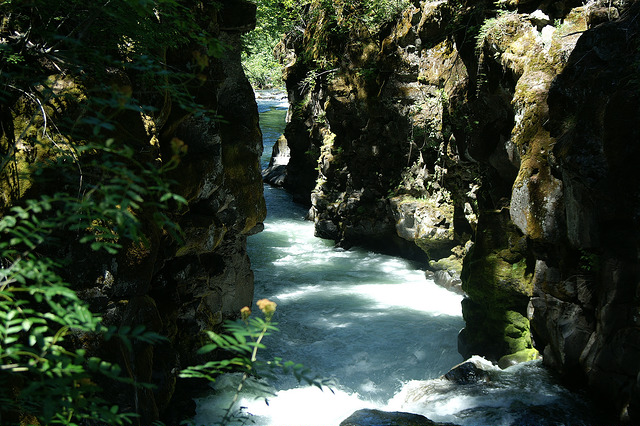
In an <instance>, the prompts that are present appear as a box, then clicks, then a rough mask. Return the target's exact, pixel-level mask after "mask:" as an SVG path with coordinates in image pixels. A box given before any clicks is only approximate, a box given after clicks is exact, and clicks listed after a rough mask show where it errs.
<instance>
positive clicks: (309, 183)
mask: <svg viewBox="0 0 640 426" xmlns="http://www.w3.org/2000/svg"><path fill="white" fill-rule="evenodd" d="M357 8H358V6H357V5H355V6H354V4H352V3H349V2H335V4H334V5H333V7H331V8H327V7H326V5H324V6H323V4H322V3H321V2H314V3H313V4H312V5H311V7H310V9H309V10H308V13H307V21H306V24H307V25H306V29H305V31H304V32H303V33H302V32H294V33H292V34H290V35H289V36H288V37H287V38H286V39H285V40H284V41H283V42H282V43H281V45H280V46H279V54H280V56H281V58H282V62H283V64H284V65H285V78H286V82H287V89H288V93H289V99H290V102H291V110H290V117H289V123H288V124H287V128H286V131H285V137H286V139H287V143H288V148H289V149H290V154H291V159H290V162H289V166H288V167H287V170H286V175H285V177H284V186H285V187H286V188H287V189H288V190H290V191H291V192H293V193H294V194H295V195H296V197H298V199H299V200H301V201H302V202H306V203H307V204H308V205H309V207H310V216H311V218H312V219H313V220H314V221H315V224H316V234H317V235H318V236H321V237H324V238H329V239H333V240H335V241H336V243H337V244H339V245H342V246H345V247H349V246H351V245H355V244H359V245H367V246H373V247H375V248H378V249H382V250H389V251H394V252H396V253H402V254H405V255H408V256H413V257H415V258H418V259H422V260H423V261H424V262H425V264H426V263H427V262H428V265H429V269H430V270H431V272H430V273H431V274H433V275H434V277H435V278H436V280H437V281H438V282H440V283H442V284H444V285H448V286H452V287H454V288H455V287H456V285H457V284H459V282H460V281H461V282H462V289H463V290H464V292H465V293H466V295H467V297H466V298H465V300H464V302H463V314H464V318H465V321H466V327H465V329H464V330H463V331H462V332H461V334H460V336H459V349H460V352H461V353H462V354H463V356H465V357H468V356H470V355H472V354H480V355H484V356H486V357H487V358H489V359H492V360H494V361H497V362H499V364H500V365H502V366H507V365H510V364H511V363H513V362H519V361H523V360H527V359H533V358H536V357H538V356H539V354H542V355H543V356H544V361H545V363H546V364H547V365H549V366H551V367H552V368H553V369H554V370H556V371H557V372H559V373H560V374H561V375H562V376H563V377H564V378H565V379H566V380H567V381H569V382H572V383H574V384H578V385H579V386H586V387H588V388H589V389H591V390H592V391H593V392H594V393H595V394H597V395H606V397H604V400H603V398H600V400H601V401H603V403H604V404H605V405H606V406H607V407H608V408H609V409H610V410H612V411H615V412H616V415H618V416H619V417H620V418H623V419H632V420H635V421H637V420H638V419H639V418H640V414H638V412H637V407H638V397H639V395H640V393H639V392H638V391H639V389H638V388H639V386H640V376H639V375H638V373H639V372H640V365H639V361H638V360H639V359H640V357H639V356H638V355H640V353H639V352H640V346H639V345H638V331H637V330H638V327H637V321H638V309H639V307H640V302H639V301H638V297H639V296H638V284H639V278H640V277H639V275H638V217H639V216H638V188H637V179H636V178H634V169H635V168H634V164H635V163H636V162H637V161H638V159H639V158H638V144H639V143H640V141H639V136H640V134H639V129H640V109H639V105H640V103H639V101H640V99H639V93H640V85H639V83H638V78H637V76H638V71H639V68H638V67H639V64H640V51H639V45H638V39H639V38H638V20H639V19H640V16H639V10H638V9H639V8H638V5H637V4H635V3H634V2H631V1H617V2H598V1H596V2H589V3H587V4H582V3H581V2H570V1H564V2H557V1H551V2H539V1H526V2H525V1H505V2H498V3H495V4H494V3H492V2H467V3H465V2H458V1H449V0H439V1H413V2H412V3H411V4H407V7H406V8H405V9H404V10H403V11H402V12H401V13H400V17H399V18H398V19H397V21H393V22H375V21H371V20H366V19H361V18H358V9H357ZM418 249H419V250H418Z"/></svg>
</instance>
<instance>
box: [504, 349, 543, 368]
mask: <svg viewBox="0 0 640 426" xmlns="http://www.w3.org/2000/svg"><path fill="white" fill-rule="evenodd" d="M538 358H540V352H538V350H537V349H535V348H529V349H523V350H520V351H518V352H516V353H513V354H509V355H505V356H503V357H502V358H500V360H499V361H498V367H500V368H503V369H504V368H507V367H510V366H512V365H516V364H520V363H523V362H528V361H533V360H536V359H538Z"/></svg>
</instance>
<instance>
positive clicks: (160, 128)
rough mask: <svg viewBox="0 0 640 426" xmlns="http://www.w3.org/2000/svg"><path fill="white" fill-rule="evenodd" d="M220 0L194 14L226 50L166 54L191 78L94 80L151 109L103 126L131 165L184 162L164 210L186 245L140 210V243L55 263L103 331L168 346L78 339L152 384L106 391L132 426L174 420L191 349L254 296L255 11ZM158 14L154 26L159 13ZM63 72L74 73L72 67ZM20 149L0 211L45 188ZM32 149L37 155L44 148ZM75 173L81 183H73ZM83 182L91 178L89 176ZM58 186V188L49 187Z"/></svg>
mask: <svg viewBox="0 0 640 426" xmlns="http://www.w3.org/2000/svg"><path fill="white" fill-rule="evenodd" d="M220 3H221V4H218V5H216V6H213V5H208V6H206V5H200V9H198V11H197V16H198V19H200V20H201V21H202V25H204V27H205V28H206V30H207V31H208V32H209V34H211V36H213V37H215V39H217V40H218V41H220V42H222V44H223V45H224V46H225V51H224V52H223V54H222V55H218V54H216V53H215V52H214V51H213V50H212V49H211V48H210V47H209V49H208V48H207V46H206V45H204V44H202V43H201V44H197V43H191V44H188V45H184V46H183V47H182V48H180V49H165V51H164V53H163V55H164V59H165V64H164V65H166V66H167V67H168V68H170V69H171V70H172V72H174V73H176V74H175V75H177V73H183V74H180V75H181V76H185V75H186V76H189V78H185V81H186V82H187V83H186V84H185V85H184V86H179V87H172V88H168V89H167V85H162V84H158V82H149V81H148V80H145V75H144V74H143V72H138V71H139V70H138V69H131V70H128V71H122V70H107V74H108V75H112V76H113V82H111V81H107V82H106V83H105V82H104V81H98V82H96V86H98V85H99V84H101V83H105V84H107V85H111V86H110V87H111V88H112V89H113V90H116V91H118V92H119V93H123V94H126V95H127V96H131V97H133V98H136V99H140V100H143V101H145V102H147V103H148V104H150V105H152V106H153V108H150V109H149V110H148V111H147V113H146V114H145V113H140V111H135V110H125V111H121V112H119V113H118V114H117V115H116V114H114V115H113V118H114V123H116V124H115V125H114V126H110V127H109V128H108V130H109V131H112V135H111V136H112V137H113V139H114V140H115V141H116V143H119V141H127V144H128V145H129V146H131V147H132V149H134V150H135V155H134V159H135V160H136V161H138V162H140V163H144V162H147V161H148V162H156V163H166V162H169V161H170V160H171V159H172V157H174V156H175V155H178V154H180V155H181V159H180V163H179V165H178V167H177V168H175V169H174V170H173V171H171V172H170V176H168V178H170V179H173V180H174V181H175V182H176V183H175V186H174V188H173V189H174V192H175V193H177V194H178V195H179V196H181V197H184V199H186V201H187V205H186V206H182V207H180V208H177V207H176V208H175V209H174V210H172V211H169V212H168V214H169V215H171V216H172V219H173V220H174V221H175V222H176V223H178V224H179V225H180V227H181V228H182V231H183V232H184V240H185V241H184V244H178V243H177V241H175V240H174V239H173V238H172V237H171V236H170V235H169V234H168V233H166V232H162V231H161V230H160V229H159V228H158V227H157V226H156V225H155V223H154V221H153V218H154V214H155V213H156V212H154V211H150V210H142V211H141V212H140V213H139V214H138V213H136V214H137V215H138V219H139V220H140V221H141V223H142V229H143V232H144V235H145V237H146V238H145V239H146V243H145V244H140V243H135V244H134V243H131V242H129V243H127V242H124V243H123V245H124V248H123V250H122V251H121V252H120V253H119V254H118V255H116V256H109V255H107V254H106V253H102V252H95V253H91V254H87V252H86V248H85V247H86V245H83V246H80V245H78V244H77V242H74V241H73V239H72V237H70V236H67V237H70V238H69V239H68V240H66V242H65V245H66V246H65V247H64V248H63V249H61V250H62V251H63V253H61V256H62V257H65V258H69V259H73V263H72V264H71V266H70V267H69V268H68V271H67V274H68V275H67V276H66V278H67V279H68V280H69V282H70V283H71V284H72V286H73V287H74V289H76V290H77V291H78V293H79V294H80V296H81V297H82V298H83V299H84V300H86V301H87V302H88V303H89V305H90V307H91V308H92V310H93V312H95V313H97V314H99V315H101V316H102V317H103V322H104V324H105V325H107V326H109V325H115V326H117V327H120V326H123V325H138V324H141V325H144V326H145V327H146V329H147V330H150V331H155V332H157V333H159V334H161V335H162V336H166V337H167V339H168V340H167V341H166V342H163V343H160V344H158V345H155V346H152V345H150V344H148V343H144V342H136V343H135V344H134V347H133V348H127V347H126V346H125V345H123V344H121V343H118V342H117V341H115V340H116V339H112V340H110V341H108V342H105V341H101V340H97V339H95V338H93V337H91V336H83V335H78V336H76V343H77V344H78V345H80V346H82V347H84V348H85V349H86V350H87V351H88V355H92V354H96V355H98V356H100V357H101V358H104V359H107V360H110V361H115V362H117V363H118V364H119V365H121V366H122V369H123V372H124V375H125V376H127V377H129V378H131V379H133V380H134V381H135V382H139V383H152V384H154V385H155V389H153V390H151V389H149V388H141V387H139V388H136V387H134V386H132V385H118V386H115V387H114V385H113V384H106V383H105V384H104V386H106V388H105V391H106V393H107V394H108V397H109V399H110V400H112V403H113V404H118V405H119V406H120V407H121V408H122V409H123V410H127V411H130V412H135V413H138V414H139V415H140V417H139V418H138V419H135V422H136V423H137V424H151V423H152V422H154V421H156V420H159V419H163V420H164V421H166V422H167V424H178V423H179V422H180V421H182V420H184V419H185V416H188V415H189V404H191V403H192V401H190V399H189V397H190V396H191V394H192V392H191V391H192V390H193V389H192V386H193V384H184V383H181V381H180V380H178V378H177V375H178V372H179V371H180V370H181V369H182V368H184V367H186V366H188V365H191V364H193V363H195V362H199V361H202V359H201V358H198V357H197V356H196V355H195V353H196V349H198V348H199V347H200V346H201V345H202V343H203V338H204V334H203V333H202V331H203V330H212V329H214V330H215V329H218V328H220V325H221V324H222V322H223V321H224V320H225V319H229V318H232V317H236V316H238V315H239V311H240V309H241V308H242V307H243V306H246V305H250V304H251V302H252V299H253V273H252V271H251V269H250V261H249V258H248V256H247V253H246V238H247V236H248V235H251V234H252V233H256V232H259V231H260V230H261V229H262V221H263V219H264V217H265V215H266V207H265V202H264V198H263V193H262V177H261V170H260V166H259V158H260V155H261V153H262V135H261V133H260V129H259V126H258V112H257V106H256V103H255V99H254V93H253V90H252V88H251V86H250V84H249V82H248V81H247V79H246V78H245V75H244V72H243V70H242V67H241V64H240V51H239V47H240V43H241V40H240V36H241V35H242V34H243V33H244V32H246V31H249V30H250V29H252V28H253V27H254V26H255V13H256V6H255V4H253V3H251V2H248V1H244V0H241V1H236V0H234V1H223V2H220ZM157 13H158V15H157V16H158V20H160V21H161V20H162V17H161V14H162V13H161V12H157ZM61 25H62V24H61ZM132 42H136V41H132ZM67 71H69V70H67ZM51 73H52V74H51V76H50V77H51V79H53V80H52V81H54V80H55V79H60V80H59V81H58V82H57V83H56V82H55V81H54V83H53V85H54V86H58V87H63V88H64V87H66V88H67V89H69V91H71V89H73V90H75V91H76V92H77V93H75V94H74V96H75V98H74V99H75V100H78V99H86V98H87V97H90V96H92V93H93V92H92V90H93V88H92V87H89V86H86V85H85V86H74V83H73V82H72V81H71V78H69V79H67V80H65V79H63V78H62V77H60V75H59V74H58V72H57V71H56V70H52V71H51ZM69 75H71V76H73V71H69ZM161 75H164V74H161ZM154 84H155V85H154ZM98 87H99V86H98ZM158 87H164V88H165V91H164V92H163V91H162V90H157V88H158ZM152 88H153V89H155V90H152ZM65 90H66V89H65ZM182 90H185V91H189V92H191V93H196V96H195V98H194V99H192V101H193V102H195V103H197V104H199V105H201V106H202V107H203V109H205V110H207V111H212V112H214V113H215V114H217V115H218V116H219V118H218V119H214V120H212V119H211V117H210V116H207V115H206V114H205V115H198V114H193V113H192V110H190V109H189V108H187V107H185V102H186V101H185V99H186V98H187V97H186V96H185V95H184V92H181V91H182ZM5 101H6V99H3V103H4V102H5ZM21 102H22V103H24V104H26V103H28V100H25V99H22V100H20V99H18V100H17V101H16V104H15V105H4V106H6V107H7V108H3V109H2V113H3V114H4V116H3V123H4V124H6V123H8V122H9V121H7V120H6V118H7V114H13V117H12V120H13V123H14V124H15V125H14V126H11V127H12V128H11V129H10V130H14V131H16V132H17V133H16V134H17V135H20V132H21V131H23V130H24V131H25V132H27V131H30V130H29V129H26V130H25V129H22V128H21V127H20V125H21V122H22V121H21V120H23V119H24V117H22V116H21V115H20V110H19V109H18V108H17V107H16V105H20V103H21ZM70 102H72V101H70ZM47 107H48V106H47ZM9 111H11V112H9ZM26 112H28V111H26ZM37 113H39V111H36V112H35V113H34V114H37ZM77 113H78V109H74V108H69V107H65V108H63V107H61V108H60V110H59V111H55V110H54V111H53V113H51V114H52V115H51V116H52V117H53V116H55V117H56V120H60V121H62V120H65V119H68V118H70V119H77V117H76V116H75V115H74V114H77ZM36 124H37V123H36ZM44 125H45V127H46V125H47V121H46V117H45V122H44ZM50 126H51V124H50ZM41 130H42V129H41V128H40V129H36V130H34V133H35V132H36V131H41ZM5 131H7V127H4V128H3V133H2V136H6V135H5V133H4V132H5ZM45 131H46V129H45V130H42V134H43V135H44V133H45ZM6 137H7V138H10V137H9V136H6ZM18 139H19V138H18ZM2 142H3V145H2V147H3V155H4V154H5V152H4V148H6V146H7V145H8V144H7V145H5V144H6V143H7V140H6V139H3V141H2ZM54 143H55V142H54ZM16 149H17V150H18V153H17V154H16V158H18V159H19V161H16V162H15V164H16V166H15V167H14V166H13V165H12V164H13V163H10V164H5V163H3V170H2V189H3V199H2V203H1V204H0V208H3V209H4V208H5V207H6V206H7V205H8V204H11V203H15V202H17V201H16V200H18V199H19V198H20V197H29V196H30V195H33V191H41V190H42V188H41V187H40V188H35V187H34V188H30V185H31V184H30V183H29V179H30V177H29V176H25V174H24V173H23V172H21V171H19V170H17V167H18V165H19V164H22V163H21V162H23V161H24V162H29V161H30V162H34V161H35V159H34V158H31V159H29V158H27V154H29V152H28V151H29V147H28V146H18V147H16ZM31 149H32V150H33V147H32V148H31ZM39 149H40V151H39V152H42V150H43V148H42V147H39ZM40 156H42V155H41V154H40ZM38 160H42V158H39V159H38ZM5 166H7V167H6V168H5ZM132 173H135V172H132ZM72 178H76V181H77V177H72ZM60 179H62V177H60ZM85 179H92V176H91V175H90V174H88V173H87V176H86V177H85ZM62 182H63V180H59V181H57V183H56V185H58V186H59V188H58V189H57V190H60V189H61V187H62V185H63V184H62ZM18 188H20V189H18ZM97 220H99V219H97ZM101 253H102V254H101ZM177 389H178V392H176V390H177Z"/></svg>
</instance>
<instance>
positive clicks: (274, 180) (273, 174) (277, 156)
mask: <svg viewBox="0 0 640 426" xmlns="http://www.w3.org/2000/svg"><path fill="white" fill-rule="evenodd" d="M290 159H291V149H290V148H289V145H288V144H287V138H286V137H285V136H284V135H282V136H280V137H279V138H278V140H277V141H276V143H275V144H274V145H273V149H272V151H271V160H270V161H269V166H268V167H267V168H266V169H264V170H263V171H262V179H263V180H264V181H265V182H266V183H268V184H269V185H273V186H283V185H284V182H285V180H286V178H287V165H288V164H289V160H290Z"/></svg>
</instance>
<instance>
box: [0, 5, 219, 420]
mask: <svg viewBox="0 0 640 426" xmlns="http://www.w3.org/2000/svg"><path fill="white" fill-rule="evenodd" d="M202 7H204V6H202ZM0 12H1V13H2V16H3V21H2V26H1V28H0V36H1V37H2V38H3V43H2V45H1V46H0V177H1V178H2V181H1V183H2V189H3V192H4V193H3V195H4V197H3V204H0V209H1V210H0V212H1V213H2V214H3V215H2V217H1V219H0V266H1V267H2V269H1V270H0V337H1V338H2V343H1V346H0V424H2V425H3V426H4V425H13V424H41V425H49V424H64V425H76V424H82V423H92V424H94V423H95V422H97V423H99V424H110V425H121V424H128V423H130V422H131V419H132V417H133V416H134V414H132V413H126V412H122V410H121V409H120V408H119V407H117V406H115V405H113V404H112V403H111V402H109V401H107V400H105V399H103V395H102V393H101V391H102V390H101V387H100V385H99V384H98V383H105V381H107V382H108V381H116V382H120V383H125V384H128V385H136V386H145V385H143V384H139V383H135V380H134V378H133V377H130V376H128V375H123V374H121V369H120V367H119V366H118V365H115V364H112V363H110V362H107V361H105V360H103V359H100V358H97V357H94V356H91V355H89V350H88V349H89V348H91V347H92V345H91V344H90V343H89V342H94V341H98V342H104V341H109V340H112V339H118V341H119V343H118V345H122V346H123V347H124V348H126V349H127V350H131V349H132V345H133V344H134V343H136V342H145V343H151V344H153V343H156V342H158V341H160V340H162V338H161V337H160V336H159V335H157V334H155V333H152V332H147V331H145V330H144V329H143V328H141V327H138V326H124V327H120V328H111V329H109V328H107V327H105V326H103V325H102V321H101V318H100V317H98V316H96V315H95V314H94V313H92V312H91V310H90V309H89V308H88V306H87V304H86V303H84V302H83V301H82V300H81V299H80V298H79V297H78V296H77V295H76V293H75V292H74V291H73V289H72V287H71V285H70V283H69V278H70V277H68V272H67V271H66V270H67V269H68V267H69V266H70V264H71V262H72V260H71V259H69V258H68V257H67V255H68V254H69V252H70V250H72V248H73V250H76V252H77V251H78V250H84V251H85V252H88V253H93V254H92V255H93V256H109V255H113V254H116V253H117V252H118V251H119V250H120V249H121V248H123V247H124V246H126V245H142V246H146V245H147V244H148V243H149V242H148V241H147V235H148V234H147V229H145V227H149V226H155V227H156V229H157V230H160V231H166V232H167V233H170V234H171V235H173V236H174V238H176V239H177V238H179V233H180V231H179V228H178V227H177V225H176V224H175V223H173V222H172V221H171V219H170V217H169V213H168V211H169V209H170V208H171V209H174V210H175V208H176V207H177V206H179V205H181V204H184V203H185V202H186V200H185V199H184V198H182V197H181V196H180V195H178V194H176V193H174V192H173V191H172V190H171V182H170V180H168V179H167V173H168V172H169V171H171V170H172V169H173V168H174V167H175V166H176V165H177V163H178V161H179V159H180V156H181V155H182V154H183V153H184V147H183V146H181V143H180V141H177V140H176V141H174V142H173V143H172V144H171V145H172V146H171V147H169V148H167V149H166V150H165V151H164V152H163V153H160V152H158V151H156V152H148V150H149V146H151V145H149V146H137V145H136V143H137V142H136V140H137V139H136V137H135V136H134V135H133V134H132V133H133V132H134V131H135V128H133V129H132V128H130V127H128V126H127V125H126V124H124V125H123V122H124V123H127V119H128V118H131V117H135V118H136V119H137V120H139V119H140V117H141V116H142V117H147V118H148V121H149V122H152V121H153V119H152V117H151V115H152V114H154V113H155V112H157V111H158V109H159V106H160V105H162V103H163V102H165V100H166V99H168V98H171V99H172V101H173V103H174V105H177V106H178V107H180V108H182V110H183V111H184V113H185V114H188V113H190V114H205V113H207V111H205V110H203V108H201V107H200V106H199V103H198V99H197V97H196V94H197V88H198V87H199V86H198V82H199V79H198V78H197V77H195V76H194V70H195V72H197V71H198V69H199V67H200V68H201V67H204V63H205V62H206V61H204V60H203V61H202V63H198V61H194V63H190V64H188V66H185V69H184V70H178V69H169V68H168V67H167V64H166V52H167V50H168V49H178V48H181V47H182V46H185V45H187V44H190V45H196V46H199V49H200V51H201V52H203V53H202V54H203V55H212V56H214V55H219V54H221V52H222V46H221V45H220V43H218V42H217V40H215V39H214V38H213V37H211V36H210V35H209V34H208V32H207V31H206V26H203V25H201V24H202V23H200V22H199V21H198V19H197V18H196V16H197V14H198V12H199V10H198V9H197V8H196V7H194V8H193V9H191V8H187V7H186V6H185V3H184V2H180V1H177V0H112V1H110V2H86V1H84V0H65V1H60V2H57V1H49V0H28V1H25V0H19V1H18V0H3V1H2V2H0ZM205 24H206V22H205ZM185 65H187V64H185ZM134 93H136V94H138V98H136V97H134V96H133V94H134ZM138 143H139V142H138ZM160 154H163V155H164V156H162V155H160ZM142 218H144V220H142ZM82 247H84V248H82Z"/></svg>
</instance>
